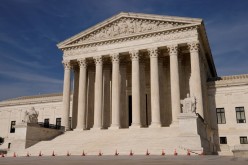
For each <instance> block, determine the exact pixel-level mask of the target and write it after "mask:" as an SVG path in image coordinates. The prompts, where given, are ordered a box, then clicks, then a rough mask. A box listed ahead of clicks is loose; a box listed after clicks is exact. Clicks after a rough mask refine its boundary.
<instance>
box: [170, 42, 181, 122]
mask: <svg viewBox="0 0 248 165" xmlns="http://www.w3.org/2000/svg"><path fill="white" fill-rule="evenodd" d="M168 50H169V55H170V76H171V109H172V124H171V126H176V125H178V119H177V117H178V115H179V114H180V113H181V106H180V83H179V67H178V46H177V45H171V46H169V47H168Z"/></svg>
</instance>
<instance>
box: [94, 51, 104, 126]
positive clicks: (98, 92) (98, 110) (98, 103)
mask: <svg viewBox="0 0 248 165" xmlns="http://www.w3.org/2000/svg"><path fill="white" fill-rule="evenodd" d="M94 61H95V64H96V75H95V76H96V78H95V100H94V125H93V128H94V129H101V128H102V57H101V56H99V57H94Z"/></svg>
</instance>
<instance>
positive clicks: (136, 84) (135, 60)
mask: <svg viewBox="0 0 248 165" xmlns="http://www.w3.org/2000/svg"><path fill="white" fill-rule="evenodd" d="M130 55H131V59H132V124H131V128H139V127H141V120H140V71H139V51H138V50H133V51H131V52H130Z"/></svg>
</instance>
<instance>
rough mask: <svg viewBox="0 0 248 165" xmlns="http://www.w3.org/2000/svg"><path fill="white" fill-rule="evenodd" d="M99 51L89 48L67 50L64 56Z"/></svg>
mask: <svg viewBox="0 0 248 165" xmlns="http://www.w3.org/2000/svg"><path fill="white" fill-rule="evenodd" d="M94 51H97V48H96V47H87V48H83V49H82V48H81V49H77V48H74V49H67V50H65V51H64V56H74V55H83V54H85V53H90V52H94Z"/></svg>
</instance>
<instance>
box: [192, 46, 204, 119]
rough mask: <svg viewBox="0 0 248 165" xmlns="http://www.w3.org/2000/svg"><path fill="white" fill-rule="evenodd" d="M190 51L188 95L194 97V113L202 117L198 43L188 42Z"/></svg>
mask: <svg viewBox="0 0 248 165" xmlns="http://www.w3.org/2000/svg"><path fill="white" fill-rule="evenodd" d="M188 48H189V51H190V62H191V84H190V85H191V90H192V91H190V95H191V96H193V97H196V102H197V104H196V113H198V114H200V115H201V117H202V118H204V113H203V101H202V87H201V84H202V83H201V70H200V57H199V43H198V42H191V43H188Z"/></svg>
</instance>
